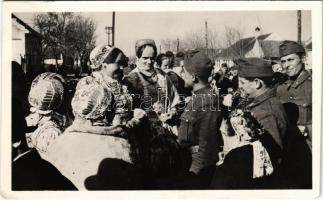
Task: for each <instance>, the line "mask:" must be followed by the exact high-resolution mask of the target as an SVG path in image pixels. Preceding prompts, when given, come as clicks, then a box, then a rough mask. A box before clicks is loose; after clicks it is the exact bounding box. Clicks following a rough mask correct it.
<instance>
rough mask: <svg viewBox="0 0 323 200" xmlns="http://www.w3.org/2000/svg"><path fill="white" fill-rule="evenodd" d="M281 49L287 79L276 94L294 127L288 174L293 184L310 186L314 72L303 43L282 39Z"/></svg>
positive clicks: (288, 142)
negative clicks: (306, 64)
mask: <svg viewBox="0 0 323 200" xmlns="http://www.w3.org/2000/svg"><path fill="white" fill-rule="evenodd" d="M279 51H280V57H281V58H280V60H281V64H282V66H283V68H284V71H285V73H286V74H287V76H288V80H287V81H285V82H284V83H283V84H281V85H279V86H278V87H277V97H278V98H279V100H280V101H281V102H282V103H283V105H284V107H285V109H286V113H287V114H288V117H289V120H290V122H291V124H292V125H294V126H293V127H295V128H294V129H291V130H290V131H289V132H288V135H287V137H286V138H285V146H286V148H285V165H284V168H285V174H286V177H287V179H288V180H290V181H291V182H292V183H293V184H292V185H291V187H292V188H311V187H312V152H311V150H312V75H311V73H310V72H308V71H307V70H305V65H304V61H305V49H304V47H303V46H302V45H300V44H298V43H297V42H294V41H283V42H282V43H281V44H280V46H279ZM306 143H307V144H306ZM300 172H301V173H300Z"/></svg>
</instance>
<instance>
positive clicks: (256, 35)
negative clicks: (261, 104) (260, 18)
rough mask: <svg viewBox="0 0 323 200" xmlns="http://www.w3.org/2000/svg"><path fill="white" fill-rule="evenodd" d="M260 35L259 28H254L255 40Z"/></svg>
mask: <svg viewBox="0 0 323 200" xmlns="http://www.w3.org/2000/svg"><path fill="white" fill-rule="evenodd" d="M260 35H261V31H260V28H259V27H258V26H257V27H256V28H255V38H258V37H259V36H260Z"/></svg>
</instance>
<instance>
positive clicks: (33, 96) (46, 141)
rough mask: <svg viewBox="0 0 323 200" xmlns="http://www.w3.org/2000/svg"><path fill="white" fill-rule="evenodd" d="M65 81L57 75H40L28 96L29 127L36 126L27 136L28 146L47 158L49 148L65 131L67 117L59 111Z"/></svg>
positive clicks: (34, 81) (27, 119)
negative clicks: (29, 106)
mask: <svg viewBox="0 0 323 200" xmlns="http://www.w3.org/2000/svg"><path fill="white" fill-rule="evenodd" d="M61 80H64V79H63V78H62V77H61V76H60V75H58V74H55V73H43V74H40V75H38V76H37V77H36V78H35V79H34V80H33V82H32V84H31V89H30V92H29V96H28V101H29V104H30V105H31V108H30V111H31V113H30V114H29V115H28V116H27V117H26V121H27V126H30V127H31V126H36V127H37V128H36V130H35V131H33V132H32V133H29V134H27V135H26V137H27V144H28V146H29V147H31V148H35V149H37V150H38V152H39V153H40V155H41V156H45V154H46V152H47V150H48V148H50V146H51V145H52V143H53V142H54V141H55V140H56V138H57V137H58V136H59V135H60V134H61V133H62V132H63V131H64V129H65V125H66V118H65V116H63V115H61V114H59V113H58V112H57V110H58V109H59V108H60V106H61V104H62V102H63V96H64V87H63V84H62V82H61Z"/></svg>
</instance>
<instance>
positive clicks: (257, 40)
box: [215, 27, 281, 67]
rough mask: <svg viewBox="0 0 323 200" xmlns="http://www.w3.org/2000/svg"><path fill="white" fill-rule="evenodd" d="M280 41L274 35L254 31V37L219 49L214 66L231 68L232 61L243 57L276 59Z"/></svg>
mask: <svg viewBox="0 0 323 200" xmlns="http://www.w3.org/2000/svg"><path fill="white" fill-rule="evenodd" d="M280 41H281V39H280V37H279V36H278V35H276V34H274V33H267V34H260V28H258V27H257V28H256V29H255V36H254V37H248V38H243V39H241V40H239V41H237V42H236V43H234V44H233V45H231V46H230V47H228V48H226V49H221V50H220V52H219V53H218V54H217V55H216V56H215V65H216V67H219V66H220V65H221V64H222V63H227V65H228V66H232V65H233V64H234V63H233V60H234V59H237V58H244V57H260V58H265V59H276V58H278V57H279V43H280Z"/></svg>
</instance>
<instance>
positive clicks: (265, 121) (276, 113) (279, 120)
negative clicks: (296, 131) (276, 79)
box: [246, 89, 289, 148]
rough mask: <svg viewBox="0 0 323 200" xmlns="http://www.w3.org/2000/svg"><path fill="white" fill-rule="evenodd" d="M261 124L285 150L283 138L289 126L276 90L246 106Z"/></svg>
mask: <svg viewBox="0 0 323 200" xmlns="http://www.w3.org/2000/svg"><path fill="white" fill-rule="evenodd" d="M246 108H247V110H250V111H251V112H252V113H253V115H254V116H255V117H256V119H257V120H258V121H259V122H260V124H261V125H262V126H263V127H264V128H265V129H266V130H267V131H268V132H269V134H270V135H271V136H272V137H273V138H274V140H275V141H276V143H277V144H278V145H279V146H280V147H281V148H283V138H284V136H285V135H286V132H287V128H288V126H289V122H288V118H287V115H286V112H285V110H284V107H283V105H282V104H281V103H280V101H279V100H278V99H277V98H276V91H275V89H269V90H267V91H266V92H265V93H263V94H262V95H259V96H258V97H256V98H255V99H254V100H253V101H252V102H251V103H250V104H249V105H247V106H246Z"/></svg>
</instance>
